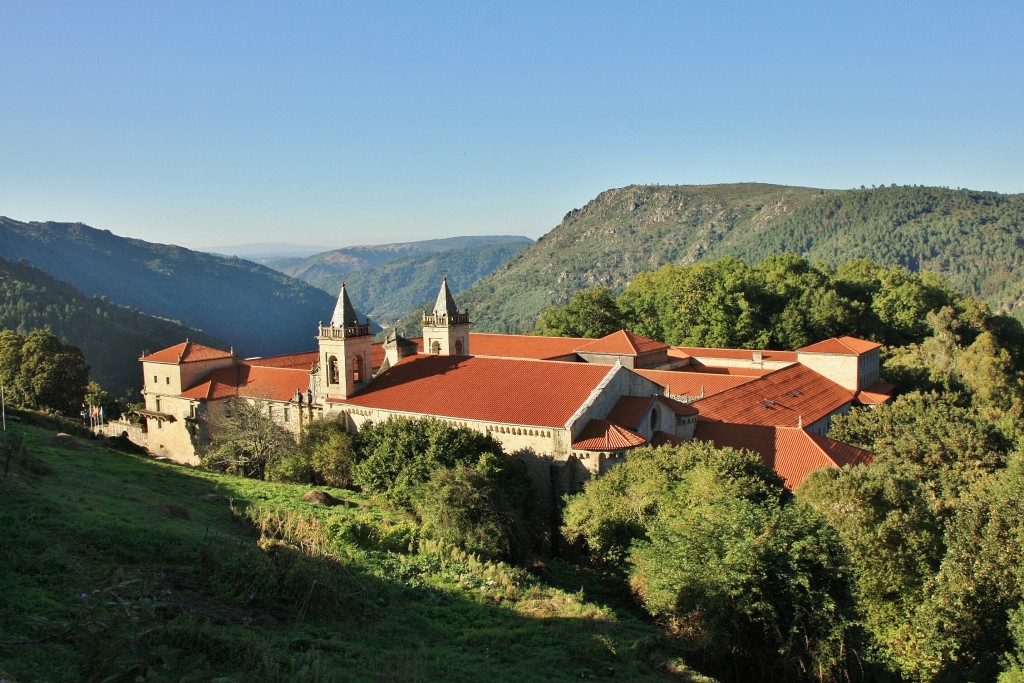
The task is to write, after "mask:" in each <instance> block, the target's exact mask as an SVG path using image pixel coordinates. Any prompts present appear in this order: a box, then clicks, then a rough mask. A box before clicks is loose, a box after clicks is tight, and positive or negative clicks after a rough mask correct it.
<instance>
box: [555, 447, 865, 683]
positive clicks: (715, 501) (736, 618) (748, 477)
mask: <svg viewBox="0 0 1024 683" xmlns="http://www.w3.org/2000/svg"><path fill="white" fill-rule="evenodd" d="M564 519H565V526H564V532H565V534H566V537H567V538H568V539H570V540H584V541H586V543H587V545H588V546H589V547H590V548H591V550H592V551H593V552H594V554H595V555H596V556H597V557H599V558H602V559H604V560H605V561H607V562H610V563H612V564H613V565H617V566H620V567H622V568H623V569H624V570H625V571H626V572H627V573H628V575H629V581H630V584H631V585H632V587H633V589H634V591H635V592H636V593H637V595H638V596H639V597H640V599H641V601H642V602H643V604H644V606H645V607H646V608H647V610H648V611H649V612H650V613H651V614H652V615H654V616H656V617H659V618H660V619H662V620H664V621H665V622H666V624H667V625H668V626H669V627H670V628H671V629H672V630H673V631H674V632H675V633H677V634H678V635H679V636H681V637H682V638H683V639H684V640H685V641H686V642H687V643H688V646H689V647H690V648H691V650H692V652H693V653H694V656H695V657H698V658H700V659H701V660H702V661H703V662H704V663H705V665H706V666H707V667H708V670H709V671H710V672H712V673H714V674H715V675H718V676H724V677H727V678H729V679H731V680H743V679H747V680H751V679H756V680H769V679H771V680H840V679H842V678H843V677H844V671H846V670H847V667H848V665H849V664H850V662H849V661H848V659H849V658H850V657H851V655H852V654H853V652H854V648H853V647H852V645H853V644H854V642H855V639H856V632H855V628H854V621H853V617H854V612H853V600H852V597H851V594H850V590H849V589H850V585H849V580H848V576H847V572H846V569H845V566H846V561H845V551H844V550H843V547H842V545H841V543H840V540H839V536H838V535H837V534H836V533H835V532H834V531H833V530H832V529H831V528H830V527H829V526H828V525H827V524H826V521H825V519H824V517H822V516H820V515H819V514H818V513H817V512H815V511H814V510H813V509H812V508H810V507H808V506H802V505H798V504H797V503H795V502H794V501H793V499H792V498H791V497H790V496H789V495H788V494H787V493H786V491H785V489H784V488H783V487H782V482H781V480H780V479H779V478H778V475H776V474H775V473H774V472H773V471H771V469H769V468H768V467H766V466H765V465H764V464H763V463H762V462H761V460H760V459H759V458H757V457H756V456H753V455H750V454H748V453H741V452H736V451H733V450H730V449H724V450H717V449H715V448H713V447H711V446H710V445H708V444H706V443H701V442H692V443H689V444H686V445H685V446H680V447H676V448H660V449H640V450H636V451H633V452H631V453H630V457H629V458H628V459H627V460H626V461H625V462H624V463H623V464H621V465H619V466H617V467H615V468H614V469H612V470H611V471H610V472H608V473H607V474H606V475H604V476H602V477H600V478H598V479H596V480H592V481H590V482H588V484H587V485H586V488H585V489H584V492H583V493H581V494H578V495H576V496H574V497H572V498H570V499H569V501H568V504H567V506H566V509H565V517H564Z"/></svg>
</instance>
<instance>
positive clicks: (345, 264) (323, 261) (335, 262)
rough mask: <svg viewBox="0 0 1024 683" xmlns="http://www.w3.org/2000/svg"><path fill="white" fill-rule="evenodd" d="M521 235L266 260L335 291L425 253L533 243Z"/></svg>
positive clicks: (356, 248) (348, 249) (400, 244)
mask: <svg viewBox="0 0 1024 683" xmlns="http://www.w3.org/2000/svg"><path fill="white" fill-rule="evenodd" d="M532 243H533V240H531V239H530V238H529V237H524V236H521V235H470V236H464V237H446V238H441V239H431V240H422V241H419V242H396V243H393V244H379V245H363V246H354V247H344V248H342V249H334V250H331V251H325V252H323V253H320V254H315V255H313V256H310V257H307V258H285V259H276V260H270V261H267V265H269V266H270V267H272V268H275V269H277V270H279V271H281V272H282V273H284V274H286V275H290V276H291V277H294V278H298V279H300V280H303V281H305V282H308V283H309V284H311V285H313V286H315V287H319V288H321V289H323V290H324V291H328V292H336V291H337V289H338V287H339V286H340V284H341V282H342V280H344V279H345V278H346V276H348V275H349V274H350V273H355V272H357V271H361V270H369V269H371V268H377V267H380V266H383V265H386V264H388V263H391V262H393V261H398V260H400V259H404V258H409V257H412V256H418V255H424V254H436V253H441V252H452V251H461V250H466V249H473V248H477V247H485V246H488V245H494V244H532Z"/></svg>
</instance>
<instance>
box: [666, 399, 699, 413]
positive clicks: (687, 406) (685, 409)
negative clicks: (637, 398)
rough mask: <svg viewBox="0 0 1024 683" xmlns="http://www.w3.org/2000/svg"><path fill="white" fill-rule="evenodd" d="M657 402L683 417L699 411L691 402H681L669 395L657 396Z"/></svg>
mask: <svg viewBox="0 0 1024 683" xmlns="http://www.w3.org/2000/svg"><path fill="white" fill-rule="evenodd" d="M658 402H659V403H661V404H663V405H666V406H668V407H669V408H671V409H672V411H673V412H675V414H676V415H681V416H683V417H693V416H694V415H697V414H698V413H699V412H700V410H698V409H697V407H696V406H695V405H693V404H692V403H683V402H682V401H677V400H676V399H674V398H670V397H669V396H659V397H658Z"/></svg>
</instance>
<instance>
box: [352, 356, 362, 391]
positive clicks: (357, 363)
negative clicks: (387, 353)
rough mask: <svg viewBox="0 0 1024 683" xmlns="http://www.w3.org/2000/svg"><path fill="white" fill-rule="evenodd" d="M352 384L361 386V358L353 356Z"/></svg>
mask: <svg viewBox="0 0 1024 683" xmlns="http://www.w3.org/2000/svg"><path fill="white" fill-rule="evenodd" d="M352 382H353V384H362V382H363V357H362V356H353V357H352Z"/></svg>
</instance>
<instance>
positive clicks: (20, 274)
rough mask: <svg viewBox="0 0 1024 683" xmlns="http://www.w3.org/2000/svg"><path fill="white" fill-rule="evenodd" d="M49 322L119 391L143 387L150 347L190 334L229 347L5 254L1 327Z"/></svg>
mask: <svg viewBox="0 0 1024 683" xmlns="http://www.w3.org/2000/svg"><path fill="white" fill-rule="evenodd" d="M44 327H49V328H50V329H51V330H53V333H54V334H56V335H57V336H58V337H60V338H61V341H63V342H64V343H66V344H70V345H72V346H76V347H78V348H79V349H81V350H82V353H83V354H84V355H85V360H86V362H87V363H88V364H89V365H90V367H91V370H90V377H91V378H92V379H94V380H95V381H97V382H99V383H100V384H101V385H102V386H103V387H104V388H106V389H107V390H108V391H110V392H113V393H115V394H122V393H123V392H125V391H126V390H129V389H138V388H139V387H140V386H141V383H142V382H141V380H142V376H141V370H140V368H139V362H138V359H139V356H141V355H142V354H143V353H144V352H146V351H156V350H157V349H161V348H165V347H168V346H172V345H174V344H177V343H179V342H181V341H183V340H184V339H186V338H188V339H191V340H193V341H197V342H200V343H203V344H210V345H213V346H218V347H220V348H227V346H228V345H227V344H225V343H224V342H223V341H221V340H219V339H217V338H216V337H213V336H211V335H208V334H205V333H203V332H200V331H199V330H196V329H194V328H191V327H186V326H185V325H182V324H181V323H178V322H175V321H173V320H164V319H162V318H155V317H153V316H150V315H146V314H145V313H140V312H139V311H135V310H132V309H129V308H125V307H124V306H118V305H117V304H113V303H110V302H109V301H107V300H106V299H105V298H102V297H101V298H90V297H87V296H85V295H84V294H82V293H81V292H79V291H77V290H76V289H75V288H74V287H72V286H70V285H68V284H66V283H63V282H60V281H59V280H55V279H53V278H52V277H50V276H49V275H47V274H46V273H44V272H42V271H41V270H39V269H38V268H34V267H32V266H30V265H28V264H27V263H24V262H22V263H11V262H10V261H6V260H4V259H2V258H0V329H8V330H14V331H15V332H18V333H19V334H25V333H27V332H30V331H32V330H36V329H41V328H44Z"/></svg>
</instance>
